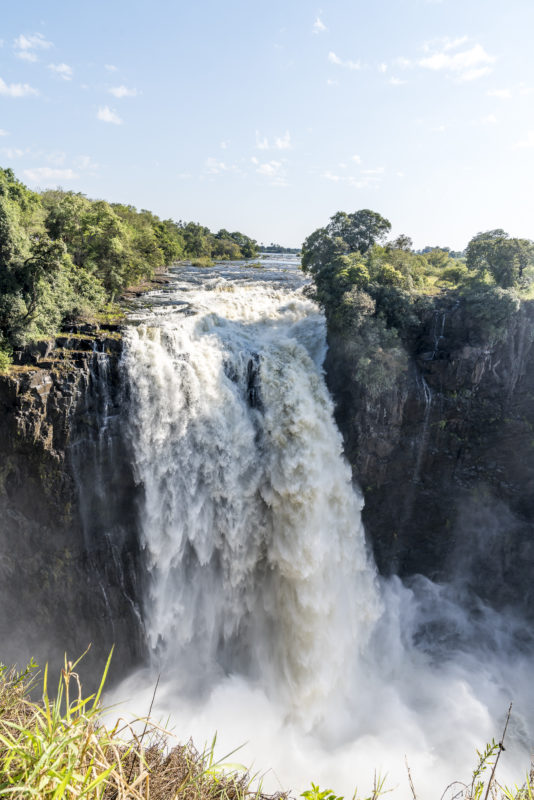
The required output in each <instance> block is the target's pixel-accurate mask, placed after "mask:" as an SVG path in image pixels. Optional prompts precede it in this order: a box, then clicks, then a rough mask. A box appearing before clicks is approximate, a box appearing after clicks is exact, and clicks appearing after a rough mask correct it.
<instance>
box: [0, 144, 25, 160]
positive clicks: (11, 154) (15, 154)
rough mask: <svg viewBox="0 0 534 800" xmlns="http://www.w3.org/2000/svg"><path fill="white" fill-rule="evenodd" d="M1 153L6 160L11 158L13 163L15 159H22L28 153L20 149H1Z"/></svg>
mask: <svg viewBox="0 0 534 800" xmlns="http://www.w3.org/2000/svg"><path fill="white" fill-rule="evenodd" d="M0 153H2V155H3V156H5V158H9V160H10V161H12V160H13V159H15V158H22V156H23V155H25V154H26V151H25V150H22V149H21V148H20V147H2V148H0Z"/></svg>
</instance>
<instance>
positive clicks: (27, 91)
mask: <svg viewBox="0 0 534 800" xmlns="http://www.w3.org/2000/svg"><path fill="white" fill-rule="evenodd" d="M36 94H39V92H38V91H37V89H33V88H32V87H31V86H29V85H28V84H27V83H9V84H8V83H6V82H5V81H3V80H2V78H0V95H5V96H6V97H29V96H31V95H36Z"/></svg>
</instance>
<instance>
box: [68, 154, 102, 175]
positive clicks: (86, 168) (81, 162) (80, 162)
mask: <svg viewBox="0 0 534 800" xmlns="http://www.w3.org/2000/svg"><path fill="white" fill-rule="evenodd" d="M74 166H75V167H76V169H79V170H81V171H82V172H96V170H97V169H98V168H99V165H98V164H97V163H96V161H93V159H92V158H91V156H78V157H77V158H76V159H75V160H74Z"/></svg>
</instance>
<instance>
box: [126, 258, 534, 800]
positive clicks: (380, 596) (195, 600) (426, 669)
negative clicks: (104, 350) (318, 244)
mask: <svg viewBox="0 0 534 800" xmlns="http://www.w3.org/2000/svg"><path fill="white" fill-rule="evenodd" d="M197 276H198V272H197V273H195V272H194V270H192V271H190V272H187V271H185V272H184V273H183V274H182V275H181V276H180V277H181V279H182V283H181V284H177V285H176V287H175V288H173V290H172V292H171V293H170V294H169V295H168V296H167V301H168V304H165V305H157V306H156V307H155V308H154V309H153V310H151V311H150V312H147V313H142V312H141V313H140V314H139V315H138V320H137V325H136V326H132V327H131V328H130V329H129V330H128V334H127V346H126V354H125V368H126V372H127V376H128V384H129V392H130V396H131V402H130V405H129V408H130V412H129V413H130V417H129V421H128V425H129V434H130V437H131V442H132V446H133V451H134V456H135V466H136V471H137V479H138V481H139V482H140V483H141V484H142V486H143V487H144V493H145V500H144V507H143V510H142V514H143V525H142V528H143V535H144V541H143V546H144V548H145V553H146V558H147V563H148V567H149V571H150V595H149V597H148V598H147V602H146V613H145V618H146V627H147V633H148V637H149V644H150V647H151V650H152V653H153V667H152V668H150V669H148V670H146V671H145V672H144V673H143V674H138V675H136V676H134V677H133V678H132V679H130V680H129V681H126V682H125V683H124V684H123V685H122V687H121V689H120V691H119V695H120V696H121V697H129V698H130V700H129V704H130V708H132V710H135V711H137V712H141V713H143V712H145V711H146V708H147V707H148V704H149V702H150V694H151V691H152V687H153V682H154V680H155V676H156V675H157V673H158V672H161V674H162V685H161V687H160V689H159V690H158V696H157V702H156V706H157V708H158V709H159V710H160V711H161V712H162V713H163V712H166V713H170V714H171V716H172V718H173V720H174V722H175V724H176V726H177V734H178V735H179V736H180V737H181V738H182V739H186V738H188V737H189V736H190V735H191V736H193V738H194V739H195V740H196V742H197V744H198V745H200V746H201V745H202V744H203V742H205V741H207V740H208V739H211V737H212V735H213V733H214V732H215V731H218V736H219V742H220V746H221V752H222V751H225V749H226V750H230V749H232V748H233V747H235V746H239V745H241V744H243V743H244V742H250V744H249V745H247V747H246V748H245V749H244V751H243V753H241V754H239V760H241V761H245V762H246V763H250V762H251V761H252V760H254V765H255V768H256V769H259V770H267V769H268V768H272V772H270V773H269V775H268V776H267V783H268V784H269V785H270V786H271V788H280V786H279V784H278V783H277V780H279V781H280V783H281V786H282V787H284V788H293V789H295V790H296V791H302V790H303V789H304V788H306V787H307V786H308V785H309V783H310V781H312V780H313V781H314V782H321V783H322V784H325V785H326V784H328V786H331V787H332V788H333V789H334V790H335V791H336V792H337V793H338V794H342V793H346V794H352V792H353V791H354V788H355V785H356V784H357V785H358V786H359V787H360V788H361V790H362V792H363V791H364V790H366V789H367V788H368V787H369V785H370V784H371V783H372V776H373V771H374V769H375V768H376V769H377V770H382V772H385V771H387V772H388V773H389V779H388V785H389V786H391V787H393V786H398V789H397V792H396V794H395V796H396V797H399V798H403V797H407V796H409V790H408V784H407V781H406V775H405V767H404V756H405V755H406V756H407V758H408V761H409V763H410V767H411V770H412V775H413V778H414V781H415V784H416V788H417V789H418V791H420V792H422V794H421V795H420V796H427V797H440V796H441V794H442V791H443V789H444V788H445V786H446V785H447V783H449V782H450V781H451V780H453V779H454V778H460V779H464V780H467V779H468V778H469V774H470V770H471V768H472V767H473V766H474V764H475V761H476V756H475V747H479V748H481V747H483V746H484V745H485V743H486V741H488V740H489V739H491V738H492V737H495V738H498V736H499V734H500V730H501V728H502V723H503V720H504V716H505V714H506V710H507V707H508V703H509V702H510V700H511V699H515V700H516V701H517V705H518V706H519V708H517V714H516V715H515V716H514V721H513V724H512V731H511V740H513V742H514V747H513V748H512V747H510V748H509V749H510V751H511V752H510V754H509V755H508V753H506V754H505V756H506V758H505V757H504V756H503V759H502V762H503V766H504V771H503V775H504V774H505V772H506V770H507V769H508V770H509V771H514V770H515V772H514V778H515V779H516V780H518V781H519V780H521V778H522V771H524V770H525V769H526V767H527V766H528V746H529V742H530V741H531V731H530V730H529V720H532V710H533V709H532V700H530V699H529V698H530V697H531V695H532V692H531V689H530V686H529V672H530V668H531V661H530V659H529V657H528V656H527V655H522V654H520V653H519V652H518V650H517V648H516V646H515V643H514V634H515V632H516V628H517V627H518V626H517V625H516V624H515V623H514V622H513V621H510V620H507V619H504V618H503V617H499V616H498V615H496V614H494V613H493V612H490V611H489V610H487V609H484V608H483V607H481V606H476V605H475V606H473V604H472V602H471V601H469V602H468V601H467V599H466V600H465V602H464V603H463V606H462V604H461V603H460V602H459V599H460V598H459V597H458V596H457V595H458V592H457V590H456V591H455V590H454V588H452V587H437V586H435V585H433V584H431V583H430V582H428V581H425V580H423V579H418V580H416V581H415V582H414V583H413V586H412V587H411V588H407V587H406V586H403V585H402V584H401V583H400V581H398V580H396V579H394V580H391V581H389V582H384V581H380V582H379V580H378V578H377V576H376V572H375V568H374V565H373V564H372V562H371V561H370V559H369V557H368V554H367V552H366V547H365V541H364V533H363V530H362V525H361V518H360V509H361V498H360V496H359V494H358V493H357V492H356V491H355V490H354V489H353V487H352V486H351V482H350V469H349V467H348V465H347V464H346V463H345V461H344V460H343V457H342V444H341V438H340V435H339V432H338V431H337V428H336V426H335V423H334V421H333V416H332V412H333V408H332V403H331V400H330V398H329V395H328V392H327V390H326V387H325V384H324V380H323V375H322V370H321V365H322V362H323V358H324V354H325V329H324V319H323V317H322V315H321V314H320V312H319V311H318V309H317V308H316V306H315V305H314V304H313V303H312V302H311V301H309V300H307V299H306V298H305V297H304V296H303V295H302V291H301V287H300V286H299V284H301V282H302V281H301V280H300V279H299V278H297V277H296V276H295V275H294V274H292V273H290V274H289V275H287V276H286V277H287V280H286V281H284V280H283V278H284V275H283V274H282V273H272V274H271V273H263V272H259V273H258V274H253V270H249V271H248V272H242V273H239V270H236V271H233V272H232V271H231V270H230V271H228V270H227V271H226V272H225V273H221V274H217V273H215V275H212V274H211V273H210V274H209V277H208V278H206V279H199V278H198V277H197ZM177 303H178V304H179V303H182V305H176V304H177ZM183 303H187V304H188V305H187V306H186V305H183ZM469 605H470V607H469V611H468V610H466V606H469ZM132 698H135V699H132ZM506 762H508V763H506Z"/></svg>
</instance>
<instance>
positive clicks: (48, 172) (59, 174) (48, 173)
mask: <svg viewBox="0 0 534 800" xmlns="http://www.w3.org/2000/svg"><path fill="white" fill-rule="evenodd" d="M24 175H25V177H26V178H28V180H30V181H34V182H36V183H38V182H39V181H45V182H50V181H54V182H56V181H71V180H73V179H74V178H77V177H78V175H77V174H76V173H75V172H74V170H72V169H52V168H51V167H35V168H34V169H25V170H24Z"/></svg>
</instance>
